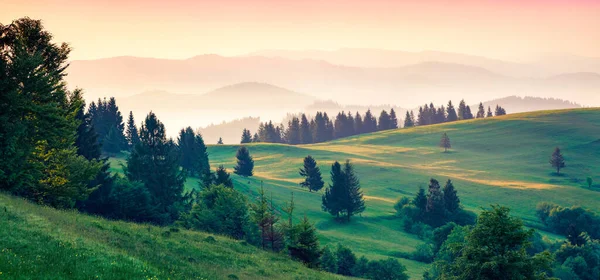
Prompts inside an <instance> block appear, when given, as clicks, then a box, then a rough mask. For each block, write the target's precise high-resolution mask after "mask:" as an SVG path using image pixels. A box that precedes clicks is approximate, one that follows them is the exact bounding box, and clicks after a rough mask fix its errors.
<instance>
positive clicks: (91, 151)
mask: <svg viewBox="0 0 600 280" xmlns="http://www.w3.org/2000/svg"><path fill="white" fill-rule="evenodd" d="M72 98H77V99H79V100H80V103H81V105H80V107H79V110H78V111H77V114H76V115H75V119H76V120H77V121H78V122H79V126H78V127H77V138H76V139H75V147H77V154H78V155H81V156H83V157H85V158H86V159H87V160H93V159H100V154H101V150H100V145H99V144H98V134H97V133H96V130H95V129H94V126H93V125H92V122H91V120H90V117H89V114H87V113H86V112H85V102H84V101H83V97H82V93H81V91H80V90H75V91H74V96H73V97H72Z"/></svg>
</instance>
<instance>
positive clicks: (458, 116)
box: [404, 100, 506, 127]
mask: <svg viewBox="0 0 600 280" xmlns="http://www.w3.org/2000/svg"><path fill="white" fill-rule="evenodd" d="M496 107H497V108H499V109H497V110H496V116H501V115H506V111H505V110H504V109H503V108H502V107H500V106H496ZM489 117H493V114H492V111H491V108H490V107H488V112H487V114H486V113H485V109H484V107H483V103H481V102H480V103H479V107H478V110H477V114H476V115H475V116H473V113H472V112H471V107H470V106H469V105H466V103H465V101H464V100H461V101H460V103H459V105H458V109H456V108H454V105H453V104H452V100H450V101H448V104H447V105H446V107H444V106H443V105H442V106H440V107H437V108H436V107H435V106H434V105H433V103H430V104H429V105H427V104H425V105H424V106H421V107H419V110H418V115H417V117H416V118H415V116H414V114H413V112H412V111H411V112H406V116H405V118H404V127H413V126H417V125H419V126H421V125H430V124H438V123H445V122H453V121H458V120H469V119H473V118H489Z"/></svg>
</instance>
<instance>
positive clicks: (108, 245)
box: [0, 194, 338, 279]
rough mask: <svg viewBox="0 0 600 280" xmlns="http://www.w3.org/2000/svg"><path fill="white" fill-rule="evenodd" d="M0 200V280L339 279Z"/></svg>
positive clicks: (173, 235)
mask: <svg viewBox="0 0 600 280" xmlns="http://www.w3.org/2000/svg"><path fill="white" fill-rule="evenodd" d="M209 236H211V235H209V234H206V233H201V232H192V231H185V230H182V231H172V230H171V229H170V228H161V227H155V226H148V225H141V224H133V223H126V222H116V221H107V220H104V219H100V218H96V217H91V216H87V215H83V214H80V213H77V212H74V211H59V210H56V209H51V208H46V207H41V206H38V205H35V204H32V203H29V202H26V201H24V200H22V199H19V198H15V197H12V196H9V195H6V194H0V279H338V277H337V276H335V275H332V274H327V273H322V272H318V271H315V270H311V269H308V268H306V267H304V266H302V265H301V264H300V263H298V262H294V261H291V260H290V259H289V258H287V257H286V256H284V255H278V254H272V253H267V252H265V251H261V250H259V249H257V248H255V247H252V246H250V245H247V244H245V243H244V242H240V241H235V240H231V239H228V238H225V237H219V236H214V239H212V238H210V237H209Z"/></svg>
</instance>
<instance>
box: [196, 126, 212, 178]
mask: <svg viewBox="0 0 600 280" xmlns="http://www.w3.org/2000/svg"><path fill="white" fill-rule="evenodd" d="M193 153H194V156H195V160H194V161H193V171H194V174H197V175H198V176H202V174H205V173H206V172H210V162H209V161H208V150H207V148H206V144H205V143H204V138H202V134H200V132H198V133H196V135H195V136H194V149H193Z"/></svg>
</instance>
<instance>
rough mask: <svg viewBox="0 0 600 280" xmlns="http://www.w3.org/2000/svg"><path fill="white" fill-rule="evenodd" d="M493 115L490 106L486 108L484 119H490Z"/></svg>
mask: <svg viewBox="0 0 600 280" xmlns="http://www.w3.org/2000/svg"><path fill="white" fill-rule="evenodd" d="M493 116H494V115H493V114H492V108H491V107H490V106H488V110H487V115H485V117H486V118H491V117H493Z"/></svg>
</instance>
